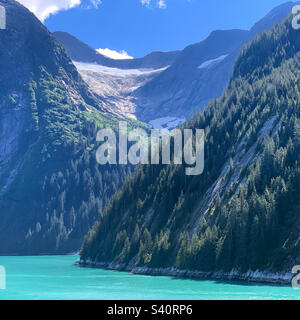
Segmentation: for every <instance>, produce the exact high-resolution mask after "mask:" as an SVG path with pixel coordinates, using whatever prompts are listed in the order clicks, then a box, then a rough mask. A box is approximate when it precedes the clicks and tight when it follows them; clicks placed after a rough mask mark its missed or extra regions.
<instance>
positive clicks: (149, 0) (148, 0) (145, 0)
mask: <svg viewBox="0 0 300 320" xmlns="http://www.w3.org/2000/svg"><path fill="white" fill-rule="evenodd" d="M140 1H141V4H142V5H143V6H145V7H150V6H151V5H152V6H151V7H154V6H157V7H158V8H159V9H166V8H167V4H166V1H165V0H140ZM154 2H155V4H154Z"/></svg>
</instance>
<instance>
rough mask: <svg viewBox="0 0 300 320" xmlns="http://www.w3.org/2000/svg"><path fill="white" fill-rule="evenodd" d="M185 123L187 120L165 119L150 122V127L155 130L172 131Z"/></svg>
mask: <svg viewBox="0 0 300 320" xmlns="http://www.w3.org/2000/svg"><path fill="white" fill-rule="evenodd" d="M184 122H185V118H175V117H164V118H158V119H154V120H151V121H149V125H150V127H151V128H153V129H168V130H172V129H174V128H176V127H178V126H179V125H181V124H182V123H184Z"/></svg>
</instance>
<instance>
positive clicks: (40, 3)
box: [17, 0, 101, 21]
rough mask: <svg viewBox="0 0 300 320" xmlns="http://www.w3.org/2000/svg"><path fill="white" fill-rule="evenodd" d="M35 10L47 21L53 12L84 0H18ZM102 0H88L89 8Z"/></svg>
mask: <svg viewBox="0 0 300 320" xmlns="http://www.w3.org/2000/svg"><path fill="white" fill-rule="evenodd" d="M17 1H18V2H20V3H21V4H22V5H23V6H25V7H27V8H28V9H29V10H30V11H31V12H33V13H34V14H35V15H36V16H37V17H38V18H39V19H40V20H41V21H45V20H46V19H47V18H48V17H49V16H50V15H51V14H55V13H57V12H59V11H61V10H69V9H72V8H74V7H77V6H79V5H81V4H82V0H17ZM100 4H101V0H88V3H87V4H86V5H85V6H86V7H87V8H91V7H96V8H98V6H99V5H100Z"/></svg>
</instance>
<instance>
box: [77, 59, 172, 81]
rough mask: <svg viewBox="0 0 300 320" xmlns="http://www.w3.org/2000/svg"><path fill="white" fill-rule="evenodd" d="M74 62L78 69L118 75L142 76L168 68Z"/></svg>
mask: <svg viewBox="0 0 300 320" xmlns="http://www.w3.org/2000/svg"><path fill="white" fill-rule="evenodd" d="M73 63H74V65H75V66H76V68H77V69H78V70H82V71H92V72H98V73H103V74H108V75H111V76H116V77H128V76H142V75H146V74H151V73H156V72H161V71H164V70H166V69H167V68H168V67H164V68H161V69H151V68H144V69H118V68H109V67H104V66H101V65H99V64H94V63H85V62H77V61H74V62H73Z"/></svg>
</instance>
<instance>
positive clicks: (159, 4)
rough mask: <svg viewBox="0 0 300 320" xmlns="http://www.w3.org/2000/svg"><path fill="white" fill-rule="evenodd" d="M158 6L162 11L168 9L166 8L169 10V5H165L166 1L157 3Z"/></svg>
mask: <svg viewBox="0 0 300 320" xmlns="http://www.w3.org/2000/svg"><path fill="white" fill-rule="evenodd" d="M157 5H158V7H159V8H160V9H166V8H167V5H166V3H165V1H164V0H159V1H157Z"/></svg>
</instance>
